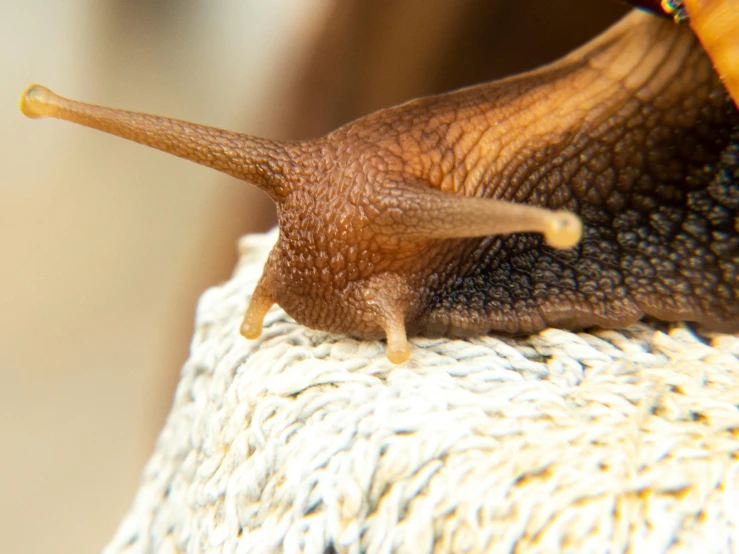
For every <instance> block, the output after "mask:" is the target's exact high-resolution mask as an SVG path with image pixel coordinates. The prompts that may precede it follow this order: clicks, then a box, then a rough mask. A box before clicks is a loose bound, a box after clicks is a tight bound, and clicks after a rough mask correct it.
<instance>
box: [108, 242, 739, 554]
mask: <svg viewBox="0 0 739 554" xmlns="http://www.w3.org/2000/svg"><path fill="white" fill-rule="evenodd" d="M275 239H276V232H274V231H273V232H271V233H267V234H265V235H252V236H248V237H245V238H244V239H243V240H242V243H241V251H242V258H241V262H240V264H239V267H238V268H237V270H236V272H235V274H234V276H233V278H232V279H231V280H230V281H228V282H227V283H225V284H223V285H222V286H219V287H216V288H213V289H210V290H208V291H207V292H206V293H205V294H204V295H203V296H202V298H201V300H200V303H199V306H198V312H197V320H196V329H195V334H194V337H193V341H192V346H191V355H190V358H189V360H188V361H187V362H186V363H185V365H184V367H183V368H182V374H181V379H180V383H179V386H178V389H177V392H176V395H175V398H174V403H173V406H172V411H171V413H170V415H169V417H168V419H167V422H166V424H165V427H164V429H163V430H162V433H161V435H160V437H159V439H158V441H157V444H156V448H155V451H154V453H153V455H152V457H151V459H150V461H149V463H148V464H147V466H146V468H145V470H144V473H143V476H142V480H141V485H140V489H139V491H138V492H137V494H136V497H135V499H134V502H133V505H132V507H131V509H130V512H129V513H128V515H127V516H126V517H125V518H124V520H123V521H122V523H121V525H120V527H119V529H118V531H117V533H116V534H115V536H114V537H113V539H112V541H111V542H110V544H109V545H108V546H107V548H106V552H107V553H108V554H113V553H123V552H125V553H141V552H180V551H185V552H238V553H262V552H291V553H292V552H306V553H308V552H309V553H324V552H351V553H359V552H367V553H389V552H408V553H426V552H470V553H472V552H560V551H562V552H625V551H629V552H645V553H650V554H651V553H659V552H691V553H692V552H701V553H703V552H732V551H734V552H739V339H738V338H737V337H736V336H733V335H720V334H705V333H698V334H696V333H695V332H694V331H692V330H691V329H690V328H689V327H686V326H680V325H678V326H649V325H647V324H644V323H639V324H637V325H634V326H632V327H630V328H628V329H625V330H619V331H595V332H593V333H570V332H565V331H561V330H554V329H549V330H546V331H543V332H542V333H539V334H537V335H534V336H530V337H526V338H521V339H512V338H506V337H493V336H490V337H480V338H476V339H471V340H464V341H463V340H448V339H422V338H416V339H412V341H411V348H412V353H411V359H410V361H409V362H408V363H406V364H404V365H401V366H393V365H392V364H390V363H389V362H388V361H387V359H386V358H385V353H384V344H383V343H381V342H370V341H358V340H354V339H351V338H347V337H344V336H337V335H331V334H328V333H322V332H318V331H311V330H309V329H306V328H304V327H302V326H300V325H298V324H296V323H294V322H293V321H292V320H291V319H290V318H288V317H287V316H286V315H285V314H284V312H282V311H281V310H280V309H278V308H273V309H272V310H271V311H270V312H269V314H268V315H267V318H266V320H265V327H264V333H263V335H262V337H261V338H260V339H259V340H256V341H247V340H245V339H243V338H242V337H241V336H240V335H239V331H238V329H239V325H240V323H241V318H242V315H243V312H244V309H245V306H246V302H247V300H248V296H249V294H250V293H251V291H252V290H253V289H254V286H255V284H256V281H257V279H258V277H259V275H260V273H261V268H262V264H263V263H264V260H265V258H266V255H267V252H268V251H269V248H270V247H271V245H272V244H273V242H274V240H275Z"/></svg>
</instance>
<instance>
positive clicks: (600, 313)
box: [24, 11, 739, 361]
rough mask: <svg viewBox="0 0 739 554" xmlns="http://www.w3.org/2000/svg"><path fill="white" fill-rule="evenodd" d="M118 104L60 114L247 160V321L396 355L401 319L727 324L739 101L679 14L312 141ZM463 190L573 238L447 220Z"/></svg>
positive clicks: (735, 235) (418, 326)
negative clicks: (269, 209)
mask: <svg viewBox="0 0 739 554" xmlns="http://www.w3.org/2000/svg"><path fill="white" fill-rule="evenodd" d="M83 106H87V105H83ZM85 109H87V110H88V111H89V113H92V111H93V110H94V109H98V110H104V109H102V108H92V107H88V108H85ZM24 111H26V113H29V112H30V111H31V110H30V109H24ZM61 111H64V108H62V110H61ZM105 113H108V112H105ZM111 113H112V112H111ZM116 113H118V114H119V115H116V116H115V117H118V118H119V119H120V118H122V119H123V120H124V123H126V125H128V126H129V127H131V128H134V130H133V131H132V130H130V129H127V128H126V129H123V130H121V129H119V128H118V125H117V123H115V121H114V122H113V123H111V122H110V120H103V121H102V123H101V122H100V121H98V120H94V119H95V118H94V117H93V116H89V115H84V114H83V116H81V117H77V118H76V119H74V118H70V117H65V116H64V114H62V115H59V114H55V116H56V117H62V118H67V119H73V120H74V121H77V122H78V123H82V124H85V125H89V126H93V127H96V128H98V129H102V130H104V131H107V132H112V133H114V134H118V135H120V136H123V137H125V138H130V139H132V140H137V141H138V142H142V143H144V144H148V145H150V146H154V147H156V148H160V149H163V150H167V151H170V152H172V153H175V154H176V155H179V156H182V157H186V158H188V159H192V160H194V161H197V162H198V163H202V164H205V165H209V166H211V167H215V168H216V169H219V170H221V171H225V172H226V173H229V174H232V175H235V176H238V177H241V178H244V179H246V180H249V181H251V182H253V183H255V184H257V186H260V187H261V188H262V189H264V190H266V191H267V192H268V193H269V194H270V195H271V197H272V198H273V199H274V200H275V202H276V203H277V209H278V220H279V226H280V236H279V239H278V242H277V244H276V245H275V247H274V249H273V250H272V252H271V253H270V255H269V259H268V261H267V264H266V266H265V268H264V273H263V275H262V278H261V280H260V282H259V284H258V286H257V289H256V291H255V293H254V296H253V298H252V301H251V304H250V307H249V310H248V312H247V315H246V317H245V324H244V327H243V328H242V332H243V333H244V334H245V335H246V336H248V337H250V338H251V337H254V336H258V335H259V332H260V331H261V321H262V318H263V315H264V313H265V312H266V310H267V309H268V308H269V306H270V305H272V303H277V304H279V305H280V306H281V307H282V308H283V309H284V310H285V311H286V312H287V313H288V314H290V315H291V316H292V317H293V318H294V319H295V320H296V321H298V322H300V323H302V324H304V325H306V326H308V327H311V328H315V329H322V330H326V331H332V332H337V333H347V334H350V335H354V336H357V337H361V338H383V337H385V336H387V337H388V339H389V340H388V355H389V357H390V358H391V359H392V360H393V361H404V359H406V358H407V351H406V352H404V351H403V348H404V344H403V343H404V340H405V331H407V332H408V334H410V335H412V334H419V333H420V334H424V335H452V336H459V335H475V334H482V333H487V332H489V331H501V332H505V333H516V334H519V333H532V332H535V331H538V330H541V329H543V328H545V327H547V326H557V327H563V328H568V329H583V328H587V327H592V326H600V327H621V326H625V325H628V324H630V323H631V322H634V321H636V320H637V319H639V318H641V317H642V316H644V315H645V314H646V315H651V316H654V317H656V318H659V319H663V320H689V321H695V322H699V323H702V324H705V325H706V326H707V327H709V328H712V329H716V330H722V331H731V332H734V331H737V330H739V286H738V285H739V281H738V280H739V277H738V275H739V182H738V181H737V179H738V178H739V113H738V112H737V109H736V107H735V106H734V105H733V103H732V100H731V98H730V97H729V96H728V94H727V93H726V91H725V90H724V88H723V86H722V84H721V82H720V80H719V78H718V77H717V75H716V73H715V72H714V71H713V69H712V66H711V62H710V60H709V59H708V57H707V56H706V55H705V53H704V51H703V49H702V48H701V46H700V45H699V43H698V42H697V41H696V39H695V38H694V36H693V34H692V33H691V31H690V29H689V28H687V27H679V26H676V25H674V24H673V23H671V22H670V21H668V20H664V19H660V18H657V17H654V16H651V15H648V14H645V13H640V12H636V11H635V12H632V13H631V14H629V15H627V16H626V17H625V18H624V19H623V20H622V21H620V22H619V23H617V24H616V25H615V26H613V27H612V28H611V29H609V30H607V31H606V32H605V33H603V34H602V35H601V36H600V37H597V38H596V39H594V40H593V41H591V42H590V43H588V44H587V45H585V46H584V47H582V48H580V49H578V50H577V51H575V52H573V53H572V54H570V55H569V56H567V57H565V58H564V59H562V60H560V61H558V62H555V63H553V64H551V65H549V66H546V67H543V68H541V69H539V70H537V71H533V72H531V73H527V74H523V75H520V76H517V77H513V78H509V79H506V80H503V81H498V82H492V83H486V84H482V85H479V86H475V87H471V88H467V89H463V90H459V91H456V92H451V93H448V94H443V95H440V96H433V97H426V98H420V99H417V100H414V101H411V102H408V103H406V104H403V105H400V106H396V107H393V108H389V109H386V110H382V111H379V112H376V113H374V114H372V115H369V116H367V117H364V118H361V119H358V120H356V121H354V122H352V123H349V124H347V125H345V126H343V127H341V128H339V129H337V130H336V131H334V132H333V133H331V134H329V135H327V136H326V137H323V138H320V139H317V140H312V141H306V142H299V143H274V142H271V141H267V140H264V139H255V138H254V137H248V136H244V135H238V134H235V133H229V132H227V131H220V130H212V129H209V128H205V127H201V126H191V124H185V123H183V122H177V121H172V120H166V119H163V118H155V117H154V116H144V115H141V114H131V113H130V112H116ZM120 114H124V115H120ZM29 115H30V113H29ZM110 118H113V119H114V116H112V115H110V116H109V119H110ZM184 126H188V129H189V130H188V131H187V132H184V131H183V129H184ZM142 129H143V130H144V131H146V132H144V133H142V132H141V130H142ZM155 130H156V132H155ZM160 135H161V136H160ZM162 137H163V138H162ZM214 142H215V143H216V146H213V144H212V143H214ZM439 191H441V192H443V193H444V194H442V193H440V192H439ZM462 196H467V197H483V198H497V199H503V200H508V201H512V202H516V203H521V204H529V205H535V206H542V207H546V208H551V209H557V210H559V209H564V210H569V211H571V212H574V213H576V214H578V215H579V216H580V218H581V219H582V222H583V225H584V235H583V238H582V240H581V241H580V242H579V244H577V245H576V246H575V247H574V248H569V249H553V248H551V247H549V246H546V245H545V244H544V243H543V240H542V236H541V235H540V234H534V233H515V234H509V235H494V236H485V237H482V238H474V237H473V238H459V237H461V236H463V233H462V234H460V233H458V232H456V231H454V230H452V229H456V228H457V227H460V226H464V224H465V223H468V224H469V225H475V221H476V220H475V218H474V217H472V216H471V215H469V214H472V213H473V212H474V210H473V211H467V208H464V209H461V208H460V209H459V210H458V209H457V208H456V205H457V204H456V203H455V202H456V201H458V200H460V197H462ZM462 200H464V199H462ZM475 213H476V212H475ZM460 214H461V215H460ZM457 220H459V221H457ZM488 234H489V233H488ZM445 237H452V238H445ZM404 328H405V329H404ZM405 348H406V349H407V347H405Z"/></svg>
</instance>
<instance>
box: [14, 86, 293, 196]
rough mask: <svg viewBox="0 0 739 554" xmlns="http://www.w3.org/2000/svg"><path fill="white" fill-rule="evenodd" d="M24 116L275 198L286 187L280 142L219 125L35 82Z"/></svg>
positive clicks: (285, 164) (29, 90)
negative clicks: (126, 145) (93, 134)
mask: <svg viewBox="0 0 739 554" xmlns="http://www.w3.org/2000/svg"><path fill="white" fill-rule="evenodd" d="M20 109H21V111H22V112H23V113H24V114H25V115H26V116H28V117H31V118H38V117H53V118H56V119H63V120H66V121H71V122H73V123H77V124H79V125H84V126H85V127H91V128H93V129H98V130H100V131H103V132H105V133H110V134H112V135H117V136H119V137H122V138H125V139H128V140H131V141H133V142H137V143H139V144H143V145H146V146H150V147H152V148H156V149H158V150H162V151H164V152H168V153H170V154H174V155H175V156H179V157H180V158H185V159H186V160H190V161H193V162H195V163H198V164H200V165H205V166H208V167H212V168H213V169H217V170H218V171H222V172H223V173H227V174H228V175H232V176H233V177H236V178H238V179H243V180H245V181H249V182H251V183H253V184H255V185H257V186H258V187H259V188H261V189H262V190H264V191H265V192H267V193H268V194H269V195H270V196H272V197H273V198H274V199H276V200H277V199H279V198H280V197H282V196H284V195H285V193H286V192H287V187H288V186H289V185H288V182H287V180H286V179H284V177H283V175H284V174H285V173H286V171H287V170H288V168H289V167H290V166H291V165H292V162H291V159H290V156H289V154H288V151H287V148H286V145H284V144H282V143H279V142H275V141H271V140H267V139H263V138H258V137H253V136H249V135H243V134H240V133H233V132H231V131H225V130H223V129H216V128H214V127H207V126H205V125H198V124H196V123H189V122H187V121H181V120H178V119H170V118H167V117H160V116H156V115H148V114H144V113H138V112H131V111H126V110H118V109H115V108H106V107H103V106H96V105H93V104H85V103H83V102H76V101H74V100H69V99H67V98H63V97H61V96H59V95H57V94H54V93H53V92H51V91H50V90H49V89H47V88H45V87H43V86H41V85H31V86H30V87H28V88H27V89H26V90H25V91H24V93H23V95H22V96H21V100H20Z"/></svg>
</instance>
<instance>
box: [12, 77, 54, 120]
mask: <svg viewBox="0 0 739 554" xmlns="http://www.w3.org/2000/svg"><path fill="white" fill-rule="evenodd" d="M55 98H56V95H55V94H54V93H53V92H51V91H50V90H49V89H48V88H46V87H44V86H41V85H30V86H29V87H28V88H26V90H24V91H23V94H21V98H20V101H19V103H18V107H19V108H20V110H21V113H23V115H25V116H26V117H30V118H33V119H35V118H38V117H45V116H47V115H49V107H50V106H51V104H52V102H53V100H54V99H55Z"/></svg>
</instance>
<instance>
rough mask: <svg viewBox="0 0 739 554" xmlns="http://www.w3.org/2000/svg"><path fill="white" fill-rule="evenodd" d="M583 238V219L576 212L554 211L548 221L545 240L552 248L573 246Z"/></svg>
mask: <svg viewBox="0 0 739 554" xmlns="http://www.w3.org/2000/svg"><path fill="white" fill-rule="evenodd" d="M581 238H582V221H580V218H579V217H577V216H576V215H575V214H573V213H570V212H565V211H560V212H554V213H553V214H552V216H551V218H550V219H549V221H548V223H547V230H546V231H545V232H544V240H545V241H546V243H547V244H548V245H549V246H551V247H552V248H571V247H573V246H575V245H576V244H577V243H578V242H580V239H581Z"/></svg>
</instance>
